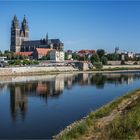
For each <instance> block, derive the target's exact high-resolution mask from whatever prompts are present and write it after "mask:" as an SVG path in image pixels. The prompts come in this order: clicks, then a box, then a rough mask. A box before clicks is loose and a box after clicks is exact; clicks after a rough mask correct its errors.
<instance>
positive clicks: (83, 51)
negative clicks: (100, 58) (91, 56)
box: [78, 50, 96, 53]
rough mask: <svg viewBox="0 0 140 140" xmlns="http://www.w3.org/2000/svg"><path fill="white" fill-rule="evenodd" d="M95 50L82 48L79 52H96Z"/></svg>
mask: <svg viewBox="0 0 140 140" xmlns="http://www.w3.org/2000/svg"><path fill="white" fill-rule="evenodd" d="M95 52H96V51H95V50H80V51H79V52H78V53H95Z"/></svg>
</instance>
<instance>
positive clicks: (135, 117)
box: [102, 98, 140, 139]
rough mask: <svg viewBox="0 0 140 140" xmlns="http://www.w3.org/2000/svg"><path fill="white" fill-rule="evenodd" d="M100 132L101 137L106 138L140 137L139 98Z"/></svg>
mask: <svg viewBox="0 0 140 140" xmlns="http://www.w3.org/2000/svg"><path fill="white" fill-rule="evenodd" d="M102 134H104V136H103V137H102V138H108V139H140V98H139V99H137V100H136V101H134V102H133V103H132V104H131V105H129V106H128V107H127V108H126V110H125V111H124V112H123V114H121V115H119V116H118V117H117V118H115V119H114V120H113V121H112V122H111V123H110V124H109V126H107V127H106V128H105V130H104V131H103V132H102Z"/></svg>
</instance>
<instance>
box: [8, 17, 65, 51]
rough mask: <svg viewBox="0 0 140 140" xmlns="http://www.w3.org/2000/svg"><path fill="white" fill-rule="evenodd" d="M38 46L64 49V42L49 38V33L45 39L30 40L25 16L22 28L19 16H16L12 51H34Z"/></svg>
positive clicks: (12, 29)
mask: <svg viewBox="0 0 140 140" xmlns="http://www.w3.org/2000/svg"><path fill="white" fill-rule="evenodd" d="M36 48H49V49H56V50H63V49H64V44H63V43H62V42H61V41H60V40H59V39H48V34H47V35H46V37H45V38H44V39H40V40H29V28H28V23H27V20H26V18H25V16H24V19H23V21H22V23H21V28H20V27H19V21H18V19H17V17H16V16H14V18H13V20H12V25H11V45H10V51H12V52H33V51H34V50H35V49H36Z"/></svg>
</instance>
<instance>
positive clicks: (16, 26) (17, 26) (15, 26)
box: [12, 15, 19, 28]
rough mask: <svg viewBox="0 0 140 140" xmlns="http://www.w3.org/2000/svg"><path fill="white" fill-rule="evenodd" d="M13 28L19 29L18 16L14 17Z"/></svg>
mask: <svg viewBox="0 0 140 140" xmlns="http://www.w3.org/2000/svg"><path fill="white" fill-rule="evenodd" d="M12 27H14V28H19V23H18V19H17V16H16V15H14V18H13V20H12Z"/></svg>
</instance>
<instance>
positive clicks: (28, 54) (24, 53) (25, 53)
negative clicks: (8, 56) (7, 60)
mask: <svg viewBox="0 0 140 140" xmlns="http://www.w3.org/2000/svg"><path fill="white" fill-rule="evenodd" d="M32 53H33V52H15V54H16V55H22V56H31V55H32Z"/></svg>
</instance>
